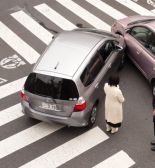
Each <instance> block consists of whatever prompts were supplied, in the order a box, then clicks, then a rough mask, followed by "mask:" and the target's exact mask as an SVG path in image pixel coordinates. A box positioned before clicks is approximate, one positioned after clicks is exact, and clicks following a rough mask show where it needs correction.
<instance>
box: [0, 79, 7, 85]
mask: <svg viewBox="0 0 155 168" xmlns="http://www.w3.org/2000/svg"><path fill="white" fill-rule="evenodd" d="M7 81H8V80H7V79H3V78H0V84H2V83H5V82H7Z"/></svg>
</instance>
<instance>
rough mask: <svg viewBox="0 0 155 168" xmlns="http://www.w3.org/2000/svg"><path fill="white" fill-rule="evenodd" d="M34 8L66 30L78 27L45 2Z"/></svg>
mask: <svg viewBox="0 0 155 168" xmlns="http://www.w3.org/2000/svg"><path fill="white" fill-rule="evenodd" d="M34 8H35V9H36V10H37V11H39V12H40V13H41V14H43V15H44V16H45V17H47V18H48V19H49V20H50V21H52V22H53V23H55V24H56V25H57V26H59V27H60V28H62V29H64V30H72V29H75V28H77V27H76V26H75V25H74V24H73V23H71V22H70V21H68V20H67V19H66V18H64V17H63V16H61V15H60V14H59V13H57V12H56V11H54V10H53V9H52V8H50V7H49V6H48V5H47V4H45V3H43V4H40V5H37V6H34Z"/></svg>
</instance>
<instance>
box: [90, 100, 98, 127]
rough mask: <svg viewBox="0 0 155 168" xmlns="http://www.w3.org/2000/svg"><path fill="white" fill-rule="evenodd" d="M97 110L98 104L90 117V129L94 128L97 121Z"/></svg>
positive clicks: (93, 108)
mask: <svg viewBox="0 0 155 168" xmlns="http://www.w3.org/2000/svg"><path fill="white" fill-rule="evenodd" d="M97 109H98V104H97V103H96V104H95V105H94V106H93V107H92V110H91V113H90V116H89V121H88V127H92V126H93V125H94V123H95V121H96V116H97Z"/></svg>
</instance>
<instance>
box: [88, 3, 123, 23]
mask: <svg viewBox="0 0 155 168" xmlns="http://www.w3.org/2000/svg"><path fill="white" fill-rule="evenodd" d="M86 1H87V2H89V3H90V4H92V5H93V6H95V7H96V8H98V9H100V10H101V11H103V12H105V13H107V14H108V15H109V16H111V17H112V18H114V19H116V20H118V19H122V18H125V17H126V15H124V14H123V13H121V12H120V11H118V10H116V9H115V8H113V7H111V6H110V5H108V4H106V3H105V2H103V1H101V0H86ZM109 11H110V12H109Z"/></svg>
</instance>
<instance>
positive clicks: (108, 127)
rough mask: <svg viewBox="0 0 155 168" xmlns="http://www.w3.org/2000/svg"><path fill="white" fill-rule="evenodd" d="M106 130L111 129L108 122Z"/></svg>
mask: <svg viewBox="0 0 155 168" xmlns="http://www.w3.org/2000/svg"><path fill="white" fill-rule="evenodd" d="M106 131H107V132H108V131H111V126H110V125H109V124H106Z"/></svg>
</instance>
